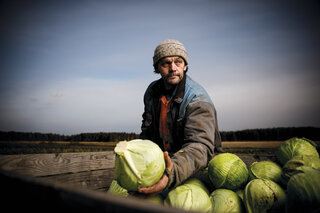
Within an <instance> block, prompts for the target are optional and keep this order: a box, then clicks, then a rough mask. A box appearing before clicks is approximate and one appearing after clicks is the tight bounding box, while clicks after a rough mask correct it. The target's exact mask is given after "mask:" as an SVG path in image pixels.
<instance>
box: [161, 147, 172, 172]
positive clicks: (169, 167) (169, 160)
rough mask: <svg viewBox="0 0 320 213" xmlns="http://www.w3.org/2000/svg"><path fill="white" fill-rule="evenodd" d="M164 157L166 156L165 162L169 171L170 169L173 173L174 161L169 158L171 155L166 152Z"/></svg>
mask: <svg viewBox="0 0 320 213" xmlns="http://www.w3.org/2000/svg"><path fill="white" fill-rule="evenodd" d="M163 155H164V160H165V162H166V167H167V169H168V170H169V171H171V170H172V168H173V163H172V161H171V158H170V156H169V153H168V152H167V151H166V152H164V153H163Z"/></svg>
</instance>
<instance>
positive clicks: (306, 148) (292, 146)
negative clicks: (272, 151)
mask: <svg viewBox="0 0 320 213" xmlns="http://www.w3.org/2000/svg"><path fill="white" fill-rule="evenodd" d="M316 146H317V145H316V144H315V143H314V142H313V141H311V140H308V139H306V138H297V137H294V138H290V139H289V140H286V141H284V142H283V143H282V144H281V145H280V147H279V149H278V151H277V153H276V155H277V158H278V160H279V162H280V164H281V165H282V166H283V165H284V164H285V163H286V162H287V161H288V160H290V159H291V158H293V157H294V156H299V155H310V156H315V157H318V158H319V153H318V152H317V149H316Z"/></svg>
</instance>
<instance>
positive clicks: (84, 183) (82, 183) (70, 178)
mask: <svg viewBox="0 0 320 213" xmlns="http://www.w3.org/2000/svg"><path fill="white" fill-rule="evenodd" d="M37 179H38V180H43V181H46V182H49V183H52V184H56V183H64V184H67V185H72V186H74V187H77V188H79V187H80V188H88V189H91V190H95V191H98V190H99V191H107V190H108V188H109V186H110V184H111V182H112V180H114V179H115V175H114V169H103V170H96V171H88V172H78V173H72V174H60V175H52V176H46V177H37Z"/></svg>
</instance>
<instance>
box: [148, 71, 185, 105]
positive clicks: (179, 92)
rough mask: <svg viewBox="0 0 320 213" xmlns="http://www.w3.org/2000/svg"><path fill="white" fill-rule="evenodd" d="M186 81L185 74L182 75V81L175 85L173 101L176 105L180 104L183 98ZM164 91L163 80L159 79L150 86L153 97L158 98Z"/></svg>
mask: <svg viewBox="0 0 320 213" xmlns="http://www.w3.org/2000/svg"><path fill="white" fill-rule="evenodd" d="M186 79H187V74H186V73H184V75H183V78H182V80H181V81H180V83H179V84H178V85H177V87H176V89H175V91H174V95H173V99H172V100H173V101H175V102H176V103H181V102H182V100H183V97H184V93H185V87H186ZM164 90H165V87H164V82H163V79H162V78H160V79H159V80H158V81H157V82H156V83H155V84H154V85H153V86H152V91H153V92H154V94H155V95H157V96H160V95H161V94H163V91H164Z"/></svg>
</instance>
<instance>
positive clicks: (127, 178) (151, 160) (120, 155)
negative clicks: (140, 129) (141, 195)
mask: <svg viewBox="0 0 320 213" xmlns="http://www.w3.org/2000/svg"><path fill="white" fill-rule="evenodd" d="M114 152H115V154H116V160H115V176H116V180H117V181H118V183H119V184H120V186H122V187H123V188H125V189H127V190H128V191H138V189H139V188H140V187H147V186H152V185H154V184H155V183H157V182H158V181H159V180H160V178H161V177H162V175H163V172H164V170H165V161H164V156H163V152H162V150H161V149H160V147H159V146H158V145H157V144H155V143H154V142H152V141H149V140H141V139H136V140H132V141H129V142H127V141H121V142H119V143H118V144H117V145H116V147H115V149H114Z"/></svg>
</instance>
